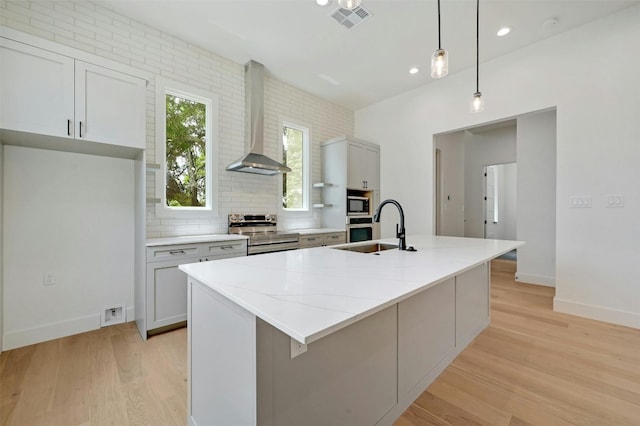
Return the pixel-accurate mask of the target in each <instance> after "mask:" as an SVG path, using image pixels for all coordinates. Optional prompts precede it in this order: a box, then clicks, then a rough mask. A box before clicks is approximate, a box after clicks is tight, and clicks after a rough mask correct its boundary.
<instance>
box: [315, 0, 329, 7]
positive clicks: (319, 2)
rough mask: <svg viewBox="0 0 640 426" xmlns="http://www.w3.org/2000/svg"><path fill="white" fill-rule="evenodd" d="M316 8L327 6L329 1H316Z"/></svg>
mask: <svg viewBox="0 0 640 426" xmlns="http://www.w3.org/2000/svg"><path fill="white" fill-rule="evenodd" d="M316 3H317V4H318V6H326V5H328V4H329V0H316Z"/></svg>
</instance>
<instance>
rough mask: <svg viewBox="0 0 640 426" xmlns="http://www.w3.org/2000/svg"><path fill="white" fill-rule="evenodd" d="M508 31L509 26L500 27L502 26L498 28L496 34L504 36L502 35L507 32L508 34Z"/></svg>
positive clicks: (509, 30) (509, 29)
mask: <svg viewBox="0 0 640 426" xmlns="http://www.w3.org/2000/svg"><path fill="white" fill-rule="evenodd" d="M510 32H511V28H509V27H502V28H500V29H499V30H498V33H497V35H498V37H504V36H506V35H507V34H509V33H510Z"/></svg>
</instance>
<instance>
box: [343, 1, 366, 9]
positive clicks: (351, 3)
mask: <svg viewBox="0 0 640 426" xmlns="http://www.w3.org/2000/svg"><path fill="white" fill-rule="evenodd" d="M360 3H362V0H338V5H339V6H340V7H341V8H343V9H348V10H353V9H355V8H356V7H358V6H360Z"/></svg>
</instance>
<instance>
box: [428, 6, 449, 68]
mask: <svg viewBox="0 0 640 426" xmlns="http://www.w3.org/2000/svg"><path fill="white" fill-rule="evenodd" d="M447 74H449V55H448V54H447V51H446V50H443V49H442V45H441V44H440V0H438V50H436V51H435V52H433V55H431V78H442V77H444V76H446V75H447Z"/></svg>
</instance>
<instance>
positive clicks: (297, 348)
mask: <svg viewBox="0 0 640 426" xmlns="http://www.w3.org/2000/svg"><path fill="white" fill-rule="evenodd" d="M290 339H291V359H294V358H295V357H297V356H299V355H302V354H303V353H305V352H306V351H307V345H306V344H304V343H300V342H298V341H297V340H295V339H294V338H292V337H291V338H290Z"/></svg>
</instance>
